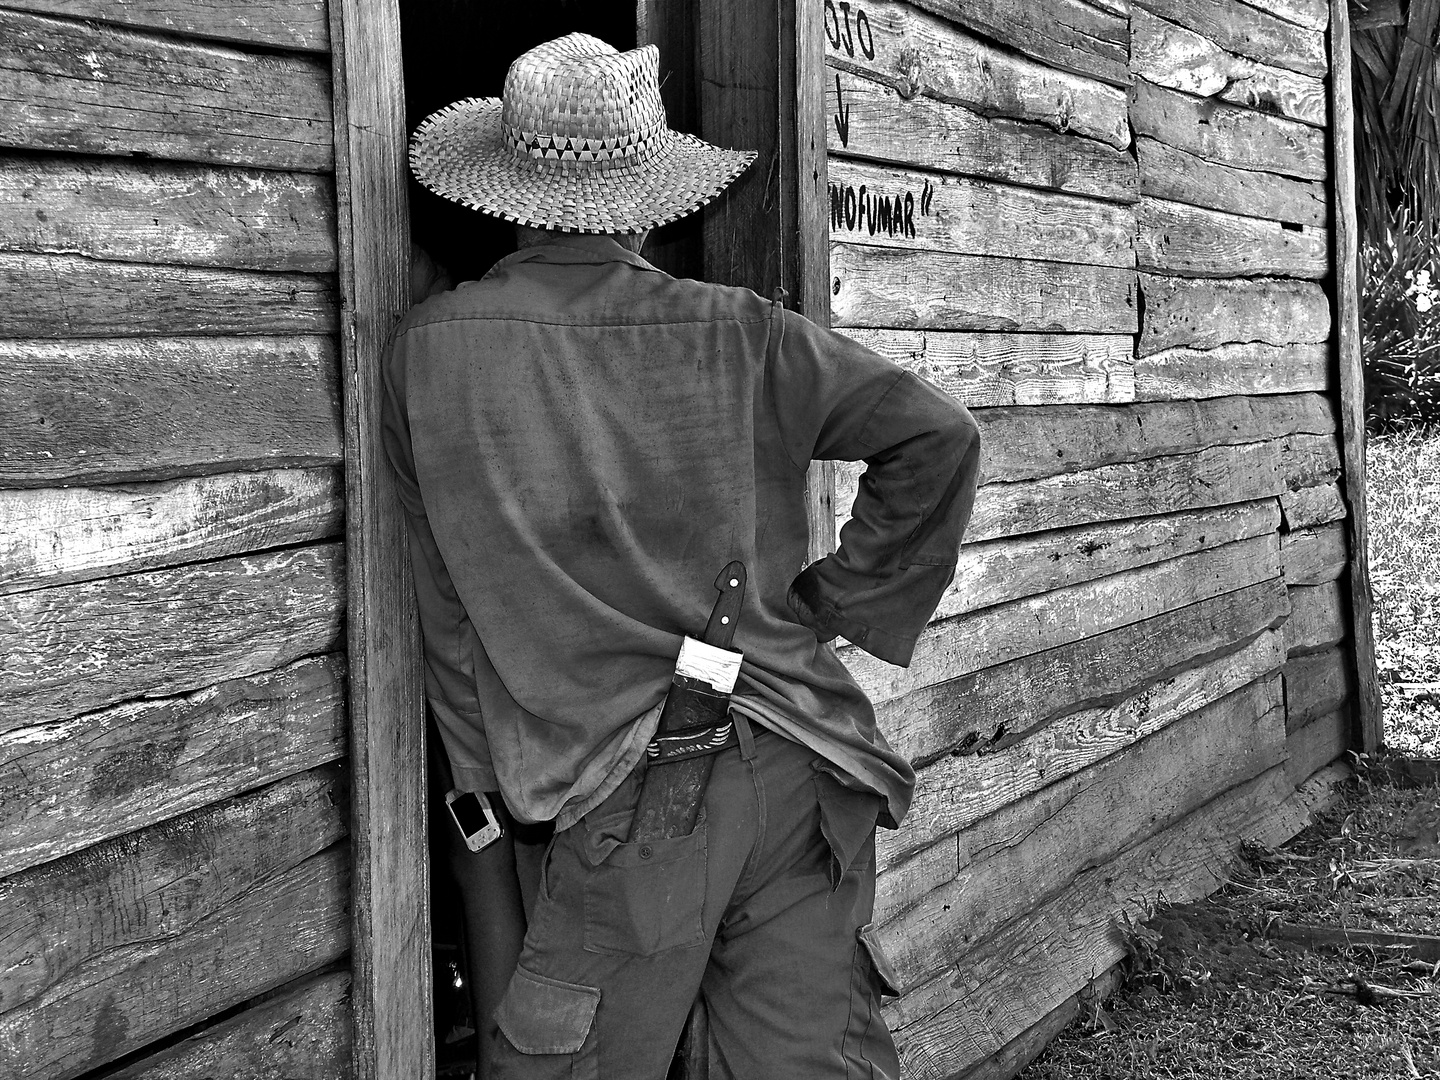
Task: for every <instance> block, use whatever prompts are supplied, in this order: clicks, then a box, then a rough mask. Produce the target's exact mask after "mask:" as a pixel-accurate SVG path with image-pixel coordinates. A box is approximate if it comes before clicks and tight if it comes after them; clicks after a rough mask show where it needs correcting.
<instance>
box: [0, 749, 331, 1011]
mask: <svg viewBox="0 0 1440 1080" xmlns="http://www.w3.org/2000/svg"><path fill="white" fill-rule="evenodd" d="M137 758H138V755H137ZM220 798H223V795H222V796H220ZM345 802H346V793H345V775H344V770H343V767H342V766H341V765H338V764H337V765H332V766H326V767H323V768H318V769H312V770H311V771H309V772H305V773H300V774H299V775H296V776H291V777H289V778H287V779H284V780H281V781H280V782H279V783H276V784H272V785H270V786H269V787H266V788H264V789H262V790H259V791H252V792H249V793H248V794H245V795H242V796H241V797H239V798H236V799H226V800H225V801H222V802H217V803H215V804H213V805H210V806H207V807H206V808H205V809H203V810H197V811H195V812H193V813H188V814H185V815H182V816H180V817H176V818H172V819H170V820H167V821H164V822H163V823H161V824H159V825H156V826H154V827H152V828H148V829H145V830H143V831H139V832H134V833H128V834H126V835H123V836H119V837H117V838H116V839H114V840H107V841H105V842H104V843H102V844H99V845H97V846H95V847H92V848H89V849H88V850H84V851H79V852H78V853H77V854H74V855H68V856H66V857H64V858H61V859H57V860H56V861H54V862H50V863H46V864H45V865H43V866H38V867H35V868H34V869H31V870H28V871H25V872H23V873H19V874H14V875H12V876H9V877H7V878H6V879H4V880H0V901H3V902H0V1017H3V1016H4V1014H5V1013H7V1012H10V1011H12V1010H14V1009H17V1008H19V1007H20V1006H21V1005H24V1004H28V1003H31V1002H35V1001H37V1000H42V999H44V998H46V997H48V996H51V995H53V994H54V993H56V992H57V988H58V992H60V993H63V992H64V991H63V988H64V986H65V984H66V983H68V982H70V981H71V980H74V979H76V978H77V977H78V978H80V979H82V980H83V979H84V977H85V972H86V971H87V970H88V969H89V968H91V967H92V966H93V965H95V964H96V963H100V964H103V963H104V962H105V959H104V958H105V957H106V955H107V954H110V953H115V952H120V951H123V950H126V949H128V948H131V947H133V946H136V945H145V944H147V943H149V942H151V941H154V940H156V939H160V940H163V939H164V938H166V937H169V936H172V935H174V934H175V933H177V932H182V931H184V930H185V929H186V928H188V927H193V926H195V925H196V924H200V923H203V922H204V921H205V920H207V919H209V918H210V917H212V916H214V915H215V914H216V913H219V912H223V911H224V909H225V908H226V907H227V906H228V905H230V904H232V903H234V902H235V901H236V900H237V899H239V898H241V897H243V896H244V895H245V894H246V893H247V892H249V891H251V890H253V889H256V888H260V889H262V890H263V888H264V887H265V883H266V881H267V879H269V878H270V877H272V876H273V875H275V874H279V873H283V872H284V871H286V870H289V869H291V868H293V867H295V866H298V865H300V863H302V862H304V861H305V860H306V859H308V858H310V857H311V856H312V855H315V854H316V853H318V852H321V851H323V850H325V849H326V848H328V847H330V845H332V844H334V843H336V842H338V841H339V840H341V839H343V838H344V836H345V832H346V819H347V815H346V805H345ZM7 872H8V871H7Z"/></svg>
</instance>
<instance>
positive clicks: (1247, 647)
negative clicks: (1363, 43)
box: [823, 0, 1353, 1080]
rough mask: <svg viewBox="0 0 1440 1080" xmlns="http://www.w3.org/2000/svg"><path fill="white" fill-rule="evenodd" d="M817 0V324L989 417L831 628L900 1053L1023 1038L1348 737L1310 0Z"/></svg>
mask: <svg viewBox="0 0 1440 1080" xmlns="http://www.w3.org/2000/svg"><path fill="white" fill-rule="evenodd" d="M823 18H824V30H825V35H826V70H825V74H824V93H825V99H826V107H827V114H828V117H827V119H828V128H827V139H828V148H829V156H828V172H829V196H830V201H829V207H828V210H829V213H828V221H829V228H830V237H831V247H830V273H829V285H830V288H829V292H830V317H831V322H832V325H834V326H835V327H837V328H839V329H842V330H843V331H844V332H845V333H847V334H850V335H852V336H853V337H855V338H856V339H857V340H859V341H861V342H863V343H865V344H866V345H869V346H870V347H872V348H874V349H876V350H878V351H880V352H881V353H884V354H885V355H887V356H890V357H891V358H893V359H895V360H896V361H897V362H899V363H900V364H902V365H904V366H906V367H908V368H910V369H911V370H913V371H916V372H918V373H919V374H921V375H923V376H925V377H927V378H929V379H931V380H933V381H934V382H936V383H937V384H938V385H940V386H941V387H942V388H944V389H945V390H947V391H948V392H950V393H952V394H954V395H955V396H956V397H957V398H959V399H960V400H961V401H963V402H964V403H965V404H966V405H967V406H969V407H971V408H972V409H973V410H974V413H975V417H976V419H977V421H978V422H979V424H980V426H981V429H982V437H983V440H984V466H983V468H984V475H983V478H982V485H983V486H982V487H981V490H980V493H979V496H978V499H977V503H976V510H975V515H974V519H973V521H972V524H971V526H970V531H969V534H968V537H967V543H966V545H965V547H964V550H963V552H962V556H961V560H960V564H959V568H958V571H957V574H956V579H955V583H954V585H953V587H952V588H951V589H950V590H949V592H948V593H947V595H946V596H945V598H944V600H943V602H942V604H941V607H940V610H939V611H938V612H937V613H936V617H935V620H934V622H933V623H932V624H931V626H930V627H929V629H928V630H927V631H926V633H925V635H924V636H923V637H922V639H921V641H920V643H919V647H918V648H917V650H916V653H915V658H914V662H913V663H912V665H911V666H910V667H909V668H908V669H906V670H901V669H898V668H893V667H890V666H888V665H885V664H883V663H880V662H878V661H875V660H873V659H872V658H870V657H868V656H866V655H865V654H864V653H861V652H859V651H858V650H854V649H849V650H847V651H846V653H845V655H846V659H847V662H848V663H849V664H850V665H851V668H852V670H853V671H855V672H856V674H857V675H858V676H859V678H860V679H861V681H862V683H863V684H864V685H865V687H866V688H867V690H868V691H869V692H870V693H871V695H872V697H873V698H874V700H875V701H876V702H877V709H878V712H879V714H880V719H881V723H882V726H883V727H884V728H885V730H886V731H887V732H888V733H889V734H890V736H891V739H892V742H894V743H895V744H896V746H897V748H899V749H901V750H902V751H903V752H904V753H906V754H907V755H908V756H909V757H910V758H911V760H912V761H913V762H914V763H915V765H916V767H917V771H918V778H919V779H918V788H917V791H916V799H915V805H914V807H913V809H912V810H911V813H910V816H909V817H908V818H907V820H906V821H905V823H904V825H903V827H902V828H901V829H899V830H898V831H895V832H889V833H882V835H881V839H880V850H879V865H880V871H881V874H880V887H879V899H878V901H877V914H876V919H877V922H878V923H879V924H880V935H881V938H882V940H883V942H884V944H885V946H886V948H887V949H888V951H889V953H890V955H891V958H892V960H893V961H894V964H895V968H896V971H897V972H898V975H899V980H900V988H901V989H902V991H903V993H902V995H901V996H900V998H899V999H898V1000H896V1001H894V1002H892V1003H891V1004H890V1005H889V1007H888V1016H889V1020H890V1023H891V1026H892V1029H893V1030H894V1031H895V1033H896V1038H897V1041H898V1043H899V1046H900V1049H901V1054H902V1059H903V1062H904V1067H905V1072H906V1075H907V1076H908V1077H911V1078H912V1080H918V1078H921V1077H925V1078H929V1077H936V1078H939V1077H951V1076H956V1075H966V1074H969V1075H974V1076H1003V1075H1010V1073H1011V1072H1012V1071H1013V1070H1014V1069H1015V1068H1018V1067H1019V1066H1020V1065H1023V1063H1024V1061H1025V1060H1027V1058H1028V1056H1029V1055H1032V1054H1033V1053H1035V1052H1037V1051H1038V1049H1039V1047H1040V1046H1041V1045H1043V1042H1044V1040H1045V1038H1047V1037H1048V1034H1047V1032H1048V1033H1053V1030H1054V1029H1055V1028H1057V1027H1058V1026H1059V1025H1060V1024H1062V1023H1063V1022H1064V1019H1065V1018H1066V1017H1068V1016H1070V1015H1073V1013H1074V1010H1075V1000H1076V995H1077V993H1079V992H1081V991H1082V990H1084V988H1085V987H1086V986H1087V984H1089V983H1090V982H1091V981H1092V980H1094V979H1096V978H1097V977H1099V976H1102V975H1103V974H1104V973H1105V972H1106V971H1107V970H1108V969H1110V968H1111V967H1112V966H1113V965H1114V964H1115V963H1116V962H1117V961H1118V960H1119V959H1120V958H1121V957H1122V956H1123V955H1124V951H1125V944H1124V933H1123V927H1124V920H1125V918H1141V917H1143V916H1144V914H1145V911H1146V908H1147V906H1148V905H1151V904H1153V903H1155V902H1156V900H1157V899H1158V898H1159V897H1160V896H1161V895H1163V896H1164V897H1165V898H1167V899H1168V900H1172V901H1173V900H1180V899H1185V898H1189V897H1193V896H1197V895H1200V894H1203V893H1206V892H1208V891H1210V890H1211V889H1213V888H1214V887H1215V886H1216V885H1217V884H1218V883H1219V881H1220V880H1221V879H1222V875H1223V874H1224V872H1225V869H1226V866H1227V864H1228V861H1229V859H1230V857H1231V856H1232V855H1233V852H1234V850H1235V847H1236V844H1237V842H1238V840H1239V838H1240V837H1242V836H1250V837H1256V838H1259V839H1261V840H1264V841H1266V842H1277V841H1279V840H1281V839H1283V838H1285V837H1286V836H1288V835H1290V834H1291V833H1292V832H1293V831H1294V830H1295V829H1297V828H1298V827H1299V825H1300V823H1301V822H1302V821H1303V815H1304V810H1305V807H1306V806H1307V805H1309V804H1310V802H1312V801H1313V799H1314V797H1315V792H1316V790H1317V789H1318V788H1319V786H1320V785H1321V784H1322V782H1323V781H1325V780H1326V779H1328V778H1330V777H1332V776H1333V775H1334V773H1335V771H1336V770H1335V769H1333V768H1330V766H1331V763H1332V762H1333V761H1334V759H1336V758H1337V757H1338V756H1339V755H1341V753H1342V752H1343V751H1344V750H1345V749H1346V748H1347V747H1348V746H1349V745H1350V743H1349V732H1350V729H1349V721H1348V710H1349V707H1350V702H1351V700H1352V696H1353V687H1352V685H1351V682H1352V680H1351V679H1350V677H1349V675H1348V672H1350V671H1351V669H1352V666H1353V657H1351V655H1350V649H1351V643H1350V642H1349V641H1348V630H1347V628H1348V625H1349V622H1350V616H1349V614H1348V607H1347V601H1346V600H1345V599H1344V597H1343V595H1342V586H1341V582H1342V578H1343V575H1344V573H1345V571H1346V568H1347V558H1348V557H1347V546H1346V532H1345V522H1344V521H1343V520H1342V519H1343V518H1344V517H1345V514H1346V504H1345V500H1344V498H1343V497H1342V488H1341V486H1340V480H1341V475H1340V474H1341V457H1340V452H1339V445H1338V438H1337V407H1338V404H1339V402H1338V386H1337V383H1336V379H1335V375H1334V367H1333V364H1332V350H1333V334H1332V317H1331V303H1332V298H1331V295H1330V294H1329V292H1327V279H1328V278H1329V276H1330V273H1331V257H1330V236H1329V231H1328V230H1329V213H1330V210H1329V207H1330V194H1329V191H1328V189H1327V169H1328V159H1327V153H1328V133H1327V130H1326V124H1327V103H1328V97H1327V88H1326V74H1327V70H1328V65H1327V52H1326V39H1325V30H1326V25H1327V9H1326V6H1325V4H1324V3H1323V0H1253V3H1251V4H1246V3H1241V2H1240V0H1135V2H1134V4H1131V3H1129V2H1127V0H1094V2H1093V3H1092V2H1087V0H1038V2H1036V0H1025V2H1023V3H1022V2H1019V0H985V2H980V3H976V2H972V0H967V2H965V3H958V2H956V0H913V2H911V3H902V2H899V0H848V2H845V0H826V2H825V3H824V5H823ZM856 477H857V470H856V469H855V468H852V467H842V468H840V469H839V471H838V479H837V488H836V492H835V500H834V505H835V506H836V507H837V508H838V513H839V517H838V518H837V522H836V523H837V526H842V527H843V524H844V514H845V512H846V508H848V506H849V505H850V497H851V496H852V495H853V491H854V484H855V482H856ZM1067 1010H1068V1011H1067ZM1027 1048H1028V1049H1027ZM972 1070H973V1071H972Z"/></svg>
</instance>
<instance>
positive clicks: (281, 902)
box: [0, 843, 350, 1078]
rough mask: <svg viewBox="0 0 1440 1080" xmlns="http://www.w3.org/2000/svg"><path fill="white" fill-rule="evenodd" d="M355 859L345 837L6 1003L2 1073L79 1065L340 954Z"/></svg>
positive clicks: (70, 1069) (69, 1072) (73, 1069)
mask: <svg viewBox="0 0 1440 1080" xmlns="http://www.w3.org/2000/svg"><path fill="white" fill-rule="evenodd" d="M349 863H350V857H349V846H348V845H347V844H343V843H342V844H336V845H333V846H332V847H330V848H328V849H327V850H326V851H324V852H322V853H320V854H318V855H314V856H311V857H310V858H309V859H307V860H305V861H304V862H302V863H300V864H299V865H298V866H295V867H293V868H292V869H287V870H285V871H284V872H282V873H277V874H272V875H271V876H270V877H269V879H268V880H267V881H266V882H265V883H264V885H263V887H255V888H251V889H250V890H248V891H247V892H245V893H244V894H243V895H241V896H238V897H236V898H235V900H234V901H233V902H231V903H227V904H225V905H224V906H223V907H221V908H219V909H218V910H216V911H214V912H212V913H211V914H210V915H209V916H208V917H207V918H204V919H201V920H199V921H198V922H196V923H194V924H192V925H188V926H186V925H183V924H182V925H181V926H179V927H177V928H176V932H173V933H162V934H159V935H155V936H151V937H149V938H147V939H143V940H138V941H135V942H133V943H131V944H129V945H126V946H124V947H122V948H117V949H113V950H110V951H108V952H106V953H104V954H102V955H100V956H97V957H96V958H95V959H94V961H93V962H91V963H88V964H84V965H83V966H82V967H81V969H80V970H77V971H75V972H74V973H73V974H72V975H71V976H70V977H69V978H68V979H67V980H66V981H65V983H64V985H63V986H61V987H57V988H56V989H55V991H54V992H52V993H50V994H47V995H45V996H44V997H42V998H40V999H38V1000H35V1001H33V1002H28V1003H26V1004H24V1005H21V1006H19V1007H17V1008H14V1009H10V1010H7V1011H6V1012H4V1013H0V1072H4V1073H6V1074H7V1075H12V1076H13V1075H18V1074H20V1071H21V1068H22V1065H23V1068H24V1073H23V1075H26V1076H36V1077H42V1076H43V1077H56V1078H60V1077H75V1076H79V1075H80V1074H81V1073H83V1072H86V1071H88V1070H90V1069H93V1068H96V1067H97V1066H100V1065H103V1064H105V1063H106V1062H108V1061H113V1060H115V1059H116V1058H117V1057H121V1056H123V1055H125V1054H127V1053H130V1052H131V1051H133V1050H136V1049H138V1048H140V1047H141V1046H144V1045H145V1044H147V1043H149V1042H152V1041H154V1040H155V1039H158V1038H160V1037H162V1036H164V1035H168V1034H170V1033H171V1032H173V1031H176V1030H181V1029H183V1028H186V1027H188V1026H190V1025H191V1024H195V1023H198V1022H200V1021H202V1020H204V1019H206V1018H207V1017H210V1016H213V1015H215V1014H216V1013H218V1012H221V1011H223V1010H225V1009H227V1008H229V1007H231V1006H233V1005H238V1004H240V1003H241V1002H243V1001H245V1000H246V999H248V998H251V997H254V996H255V995H256V994H258V993H261V992H263V991H265V990H268V989H270V988H271V987H273V986H276V985H278V984H280V983H283V982H287V981H289V980H291V979H294V978H297V977H299V976H301V975H304V974H306V973H307V972H310V971H314V970H315V969H316V968H318V967H321V966H322V965H324V964H327V963H329V962H330V961H332V960H335V959H337V958H338V957H339V956H341V955H342V954H343V953H344V952H345V950H346V949H348V948H349V945H350V938H349V933H348V928H349V927H348V924H349V913H348V910H347V909H348V906H349V892H350V890H349V877H350V871H349Z"/></svg>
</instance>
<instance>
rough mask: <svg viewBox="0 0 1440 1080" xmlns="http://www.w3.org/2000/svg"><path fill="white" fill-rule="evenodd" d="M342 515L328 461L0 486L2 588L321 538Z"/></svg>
mask: <svg viewBox="0 0 1440 1080" xmlns="http://www.w3.org/2000/svg"><path fill="white" fill-rule="evenodd" d="M344 512H345V503H344V497H343V494H342V492H341V490H340V475H339V473H338V471H337V470H335V469H333V468H319V469H269V470H266V471H264V472H234V473H221V474H220V475H218V476H202V477H196V478H193V479H185V480H170V481H165V482H163V483H158V484H133V485H123V486H107V487H72V488H21V489H16V490H8V491H0V593H12V592H24V591H25V590H28V589H34V588H38V587H40V586H46V585H65V584H69V583H71V582H76V581H86V580H89V579H92V578H97V577H109V576H113V575H115V574H122V573H134V572H135V571H137V570H153V569H156V568H157V567H161V566H175V565H178V564H180V563H185V562H194V561H195V560H197V559H218V558H223V557H224V556H226V555H239V554H242V553H244V552H248V551H259V550H261V549H263V548H272V547H282V546H285V545H289V544H301V543H305V542H307V541H310V540H319V539H322V538H324V537H327V536H334V535H335V534H337V533H338V532H339V531H340V529H341V527H342V523H343V520H344Z"/></svg>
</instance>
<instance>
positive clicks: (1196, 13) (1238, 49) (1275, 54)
mask: <svg viewBox="0 0 1440 1080" xmlns="http://www.w3.org/2000/svg"><path fill="white" fill-rule="evenodd" d="M1137 6H1138V7H1143V8H1145V9H1146V10H1147V11H1149V12H1151V13H1153V14H1155V15H1158V16H1160V17H1161V18H1162V19H1168V20H1169V21H1170V22H1172V23H1175V24H1176V25H1178V26H1183V27H1185V29H1187V30H1193V31H1194V32H1195V33H1197V34H1201V35H1203V36H1204V37H1206V38H1208V39H1209V40H1210V41H1212V42H1214V43H1215V44H1216V45H1218V46H1220V48H1222V49H1224V50H1225V51H1226V52H1231V53H1235V54H1236V55H1237V56H1248V57H1249V58H1250V59H1251V60H1258V61H1260V62H1261V63H1262V64H1275V65H1278V66H1280V67H1283V68H1288V69H1289V70H1291V71H1298V72H1300V73H1301V74H1303V75H1313V76H1315V77H1317V78H1323V77H1324V76H1326V75H1327V74H1329V69H1330V65H1329V61H1328V57H1327V56H1326V49H1325V35H1324V34H1323V33H1320V32H1319V31H1318V30H1312V29H1308V28H1306V27H1302V26H1296V25H1295V24H1294V23H1292V22H1288V21H1287V20H1285V19H1277V18H1276V17H1275V16H1274V15H1271V14H1268V13H1267V12H1264V11H1260V10H1259V8H1258V7H1255V6H1251V5H1249V4H1243V3H1236V2H1235V0H1137Z"/></svg>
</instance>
